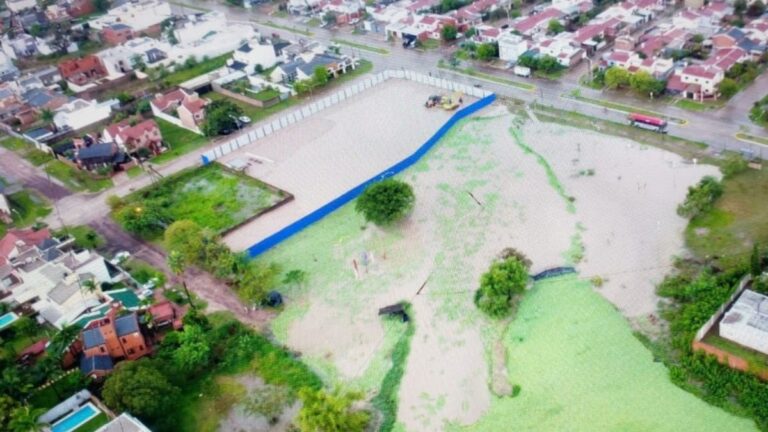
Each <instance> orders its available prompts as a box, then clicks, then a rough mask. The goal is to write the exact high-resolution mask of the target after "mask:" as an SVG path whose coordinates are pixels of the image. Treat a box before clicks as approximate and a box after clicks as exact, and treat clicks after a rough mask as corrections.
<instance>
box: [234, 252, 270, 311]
mask: <svg viewBox="0 0 768 432" xmlns="http://www.w3.org/2000/svg"><path fill="white" fill-rule="evenodd" d="M278 274H280V269H279V268H278V267H277V266H276V265H274V264H273V265H268V266H264V265H259V264H257V263H255V262H251V263H249V265H248V267H246V269H245V270H244V271H243V272H242V275H241V276H240V279H239V280H238V284H237V285H238V291H237V292H238V294H239V295H240V297H241V298H243V300H245V301H247V302H249V303H254V304H261V303H262V302H263V301H264V299H265V298H266V296H267V292H269V290H270V288H272V287H273V286H274V285H275V278H276V277H277V275H278Z"/></svg>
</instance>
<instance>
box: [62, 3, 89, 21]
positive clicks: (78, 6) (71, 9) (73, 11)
mask: <svg viewBox="0 0 768 432" xmlns="http://www.w3.org/2000/svg"><path fill="white" fill-rule="evenodd" d="M64 5H65V7H66V8H67V12H68V13H69V15H70V16H71V17H72V18H80V17H81V16H85V15H90V14H92V13H93V12H95V11H96V7H95V6H94V5H93V0H64Z"/></svg>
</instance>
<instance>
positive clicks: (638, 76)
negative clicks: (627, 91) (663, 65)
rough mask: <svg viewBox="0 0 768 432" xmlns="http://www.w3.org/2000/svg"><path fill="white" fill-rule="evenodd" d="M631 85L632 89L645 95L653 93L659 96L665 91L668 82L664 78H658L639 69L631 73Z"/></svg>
mask: <svg viewBox="0 0 768 432" xmlns="http://www.w3.org/2000/svg"><path fill="white" fill-rule="evenodd" d="M629 86H630V87H631V88H632V90H634V91H636V92H637V93H639V94H641V95H643V96H648V95H651V94H653V95H654V96H658V95H660V94H661V93H662V92H663V91H664V87H666V83H665V82H664V81H662V80H657V79H656V78H654V77H653V75H651V74H649V73H648V72H646V71H637V72H635V73H634V74H632V75H630V77H629Z"/></svg>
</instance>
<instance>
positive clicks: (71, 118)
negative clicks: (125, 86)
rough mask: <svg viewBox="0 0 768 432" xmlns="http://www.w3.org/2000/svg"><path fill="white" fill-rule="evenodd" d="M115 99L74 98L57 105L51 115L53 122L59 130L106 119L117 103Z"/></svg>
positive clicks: (77, 127)
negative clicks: (102, 100)
mask: <svg viewBox="0 0 768 432" xmlns="http://www.w3.org/2000/svg"><path fill="white" fill-rule="evenodd" d="M119 104H120V103H119V102H118V100H117V99H110V100H107V101H104V102H98V101H96V100H90V101H87V100H84V99H75V100H73V101H71V102H68V103H66V104H64V105H62V106H61V107H59V108H58V109H57V110H56V112H55V113H54V116H53V123H54V124H55V125H56V127H57V128H59V129H61V130H66V129H70V130H79V129H82V128H84V127H86V126H89V125H92V124H94V123H98V122H100V121H102V120H106V119H107V118H109V116H110V115H111V114H112V108H115V107H117V106H118V105H119Z"/></svg>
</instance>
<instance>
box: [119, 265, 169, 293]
mask: <svg viewBox="0 0 768 432" xmlns="http://www.w3.org/2000/svg"><path fill="white" fill-rule="evenodd" d="M122 267H123V268H124V269H125V271H127V272H128V273H130V274H131V276H133V278H134V279H136V281H137V282H139V283H141V284H145V283H147V282H149V281H150V280H151V279H152V278H157V279H159V280H160V282H159V283H158V284H157V286H158V287H161V286H163V285H165V273H163V272H162V271H161V270H158V269H156V268H154V267H152V266H151V265H150V264H149V263H147V262H146V261H142V260H140V259H136V258H130V259H128V261H126V262H124V263H123V264H122Z"/></svg>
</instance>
